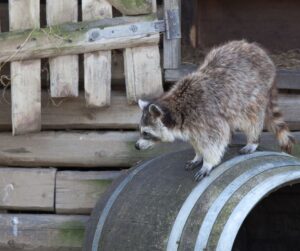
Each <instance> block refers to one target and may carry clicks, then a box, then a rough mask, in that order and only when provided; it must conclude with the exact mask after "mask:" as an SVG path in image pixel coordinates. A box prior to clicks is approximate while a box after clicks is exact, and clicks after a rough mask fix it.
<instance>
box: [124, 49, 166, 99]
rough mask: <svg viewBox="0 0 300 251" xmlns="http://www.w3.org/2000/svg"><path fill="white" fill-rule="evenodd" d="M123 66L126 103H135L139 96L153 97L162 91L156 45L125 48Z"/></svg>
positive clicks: (158, 55)
mask: <svg viewBox="0 0 300 251" xmlns="http://www.w3.org/2000/svg"><path fill="white" fill-rule="evenodd" d="M124 68H125V82H126V93H127V99H128V103H130V104H133V103H136V102H137V101H138V99H139V98H155V97H158V96H160V95H161V94H162V93H163V86H162V76H161V68H160V54H159V49H158V46H157V45H154V46H148V47H137V48H126V49H125V51H124Z"/></svg>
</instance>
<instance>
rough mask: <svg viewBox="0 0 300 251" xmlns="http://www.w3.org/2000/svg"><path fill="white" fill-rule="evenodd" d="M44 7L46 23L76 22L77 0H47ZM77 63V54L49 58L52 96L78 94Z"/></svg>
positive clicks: (72, 95)
mask: <svg viewBox="0 0 300 251" xmlns="http://www.w3.org/2000/svg"><path fill="white" fill-rule="evenodd" d="M46 7H47V24H48V25H57V24H61V23H65V22H77V18H78V3H77V0H47V2H46ZM58 47H59V45H58ZM78 63H79V62H78V55H67V56H60V57H56V58H49V65H50V91H51V96H52V97H77V96H78V81H79V80H78V78H79V71H78Z"/></svg>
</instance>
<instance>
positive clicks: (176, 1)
mask: <svg viewBox="0 0 300 251" xmlns="http://www.w3.org/2000/svg"><path fill="white" fill-rule="evenodd" d="M180 5H181V0H164V12H165V13H166V12H167V11H168V10H173V9H178V10H179V13H180ZM180 63H181V39H180V38H175V39H167V37H166V35H164V69H176V68H178V67H179V66H180Z"/></svg>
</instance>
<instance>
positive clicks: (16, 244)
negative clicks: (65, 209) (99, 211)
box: [0, 214, 89, 251]
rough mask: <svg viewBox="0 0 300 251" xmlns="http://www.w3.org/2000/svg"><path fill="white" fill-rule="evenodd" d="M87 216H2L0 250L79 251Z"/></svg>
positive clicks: (0, 220) (0, 219) (0, 216)
mask: <svg viewBox="0 0 300 251" xmlns="http://www.w3.org/2000/svg"><path fill="white" fill-rule="evenodd" d="M88 218H89V217H88V216H66V215H65V216H62V215H51V214H47V215H41V214H39V215H38V214H33V215H30V214H1V215H0V222H1V227H0V250H1V251H12V250H28V251H58V250H59V251H80V250H82V242H83V238H84V229H85V225H86V223H87V221H88Z"/></svg>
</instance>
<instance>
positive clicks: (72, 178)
mask: <svg viewBox="0 0 300 251" xmlns="http://www.w3.org/2000/svg"><path fill="white" fill-rule="evenodd" d="M119 175H120V172H119V171H94V172H93V171H90V172H76V171H62V172H58V173H57V177H56V191H55V194H56V195H55V198H56V201H55V210H56V213H72V214H77V213H80V214H89V213H90V212H91V210H92V208H93V207H94V206H95V204H96V202H97V201H98V199H99V198H100V197H101V195H102V194H103V193H104V192H105V190H106V189H107V188H108V187H109V185H110V184H111V182H112V181H113V180H114V179H115V178H117V177H118V176H119Z"/></svg>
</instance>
